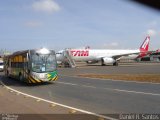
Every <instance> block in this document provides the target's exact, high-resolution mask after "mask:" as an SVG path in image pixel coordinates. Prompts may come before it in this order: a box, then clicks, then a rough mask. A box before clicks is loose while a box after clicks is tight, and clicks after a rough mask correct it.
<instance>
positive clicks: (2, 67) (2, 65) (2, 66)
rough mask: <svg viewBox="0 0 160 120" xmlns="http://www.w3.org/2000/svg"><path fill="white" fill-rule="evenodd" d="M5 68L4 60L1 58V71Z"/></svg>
mask: <svg viewBox="0 0 160 120" xmlns="http://www.w3.org/2000/svg"><path fill="white" fill-rule="evenodd" d="M3 70H4V63H3V60H0V71H1V72H2V71H3Z"/></svg>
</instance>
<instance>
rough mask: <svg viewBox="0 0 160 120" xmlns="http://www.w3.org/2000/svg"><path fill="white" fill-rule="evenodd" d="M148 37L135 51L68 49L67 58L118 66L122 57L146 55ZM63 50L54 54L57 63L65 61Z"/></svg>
mask: <svg viewBox="0 0 160 120" xmlns="http://www.w3.org/2000/svg"><path fill="white" fill-rule="evenodd" d="M149 42H150V36H147V37H146V38H145V40H144V42H143V43H142V45H141V46H140V48H139V49H137V50H121V49H120V50H111V49H89V48H86V49H68V51H69V56H70V58H71V59H72V60H74V61H83V62H87V63H90V64H92V63H98V62H101V65H102V66H105V65H107V64H113V66H118V61H119V60H120V58H121V57H122V56H129V55H133V56H134V57H135V58H141V57H144V56H146V55H148V48H149ZM64 51H65V50H61V51H59V52H58V53H57V54H56V57H57V61H63V60H64V59H67V57H66V55H65V54H64Z"/></svg>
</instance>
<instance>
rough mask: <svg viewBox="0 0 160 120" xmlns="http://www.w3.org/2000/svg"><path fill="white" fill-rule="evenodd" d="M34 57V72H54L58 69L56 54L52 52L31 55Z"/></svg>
mask: <svg viewBox="0 0 160 120" xmlns="http://www.w3.org/2000/svg"><path fill="white" fill-rule="evenodd" d="M31 58H32V71H33V72H41V73H42V72H52V71H54V70H55V69H56V59H55V55H54V54H52V53H50V54H38V53H34V54H32V55H31Z"/></svg>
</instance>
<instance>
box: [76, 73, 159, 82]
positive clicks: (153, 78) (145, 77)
mask: <svg viewBox="0 0 160 120" xmlns="http://www.w3.org/2000/svg"><path fill="white" fill-rule="evenodd" d="M78 76H80V77H89V78H100V79H106V80H107V79H112V80H127V81H139V82H152V83H160V74H80V75H78Z"/></svg>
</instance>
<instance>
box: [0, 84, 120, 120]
mask: <svg viewBox="0 0 160 120" xmlns="http://www.w3.org/2000/svg"><path fill="white" fill-rule="evenodd" d="M0 84H2V85H3V86H5V87H6V88H7V89H9V90H12V91H14V92H16V93H19V94H22V95H24V96H28V97H31V98H34V99H39V100H41V101H44V102H47V103H50V104H55V105H58V106H61V107H64V108H68V109H72V110H75V111H79V112H82V113H85V114H90V115H94V116H96V117H102V118H105V119H109V120H118V119H115V118H112V117H108V116H104V115H100V114H97V113H93V112H89V111H86V110H82V109H78V108H75V107H71V106H68V105H64V104H60V103H57V102H53V101H50V100H47V99H43V98H40V97H36V96H33V95H30V94H27V93H23V92H20V91H18V90H16V89H13V88H11V87H8V86H7V85H5V84H4V83H3V82H2V81H0Z"/></svg>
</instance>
